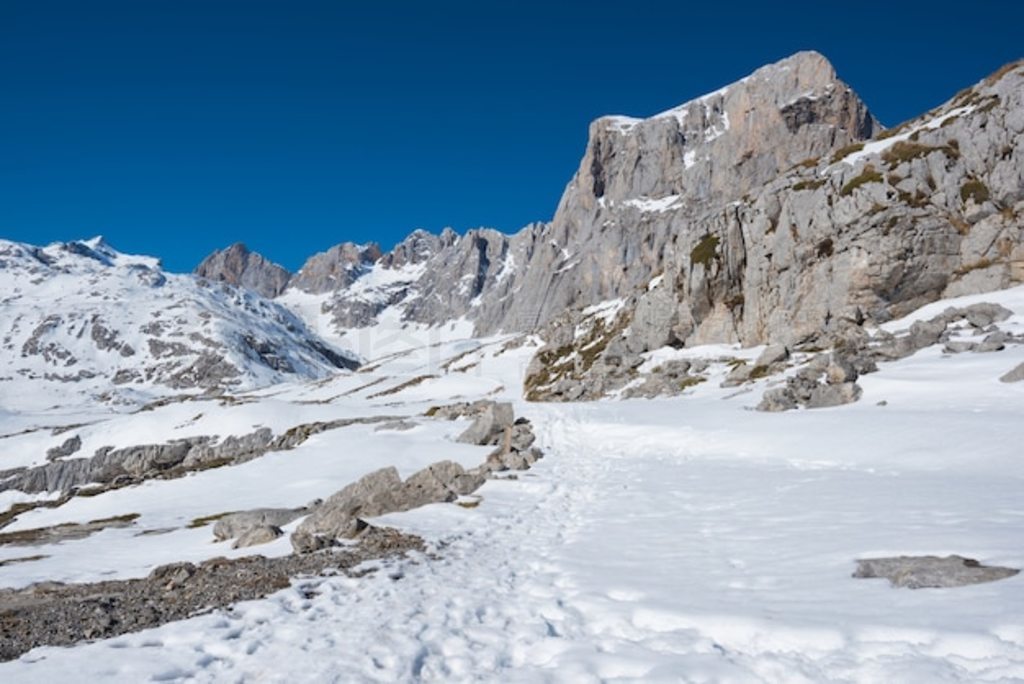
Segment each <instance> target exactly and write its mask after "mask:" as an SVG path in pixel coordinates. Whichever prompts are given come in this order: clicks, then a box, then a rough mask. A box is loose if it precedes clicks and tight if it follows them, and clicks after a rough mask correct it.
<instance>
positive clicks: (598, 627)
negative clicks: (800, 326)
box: [0, 402, 1024, 682]
mask: <svg viewBox="0 0 1024 684" xmlns="http://www.w3.org/2000/svg"><path fill="white" fill-rule="evenodd" d="M679 407H680V405H679V404H678V403H672V402H662V403H659V402H640V403H623V404H621V405H617V406H616V405H607V404H606V405H593V406H587V407H571V406H570V407H559V406H545V407H539V406H538V407H533V408H534V410H533V412H532V413H533V416H534V417H535V419H536V422H537V425H538V431H539V434H540V436H541V441H542V442H543V446H545V448H547V449H548V451H549V457H548V458H546V459H544V460H543V461H542V462H541V463H540V464H538V466H536V467H535V469H534V470H533V471H530V472H528V473H524V474H521V475H520V477H519V479H518V480H508V481H492V482H489V483H488V484H487V485H486V486H485V487H484V488H483V489H482V490H481V491H480V494H481V495H482V496H483V503H482V504H481V506H480V507H479V508H476V509H468V510H467V509H462V508H459V507H456V506H451V505H438V506H431V507H427V508H426V509H421V510H419V511H413V512H409V513H404V514H398V515H392V516H386V517H384V518H381V519H379V520H378V521H377V522H378V523H379V524H395V525H398V526H400V527H402V528H403V529H406V530H411V531H416V532H420V533H421V534H423V535H424V536H426V537H427V538H429V539H435V540H439V542H438V543H437V549H436V551H437V554H438V557H437V558H434V559H413V560H409V561H403V562H400V563H396V564H392V565H390V566H388V567H385V568H383V569H382V570H381V571H380V572H378V573H375V574H373V575H370V576H367V577H364V578H360V579H349V578H327V579H312V580H300V581H297V582H296V588H294V589H291V590H286V591H284V592H281V593H279V594H277V595H275V596H274V597H272V598H271V599H270V600H266V601H259V602H252V603H247V604H242V605H240V606H238V607H237V608H236V609H235V610H233V611H230V612H228V613H226V614H218V615H209V616H203V617H198V618H194V619H192V620H190V621H186V622H183V623H177V624H171V625H166V626H164V627H161V628H158V629H154V630H149V631H147V632H144V633H140V634H135V635H129V636H125V637H121V638H118V639H114V640H110V641H107V642H101V643H96V644H91V645H87V646H81V647H77V648H75V649H71V650H66V651H59V650H56V649H39V650H37V651H34V652H32V653H31V654H29V655H28V656H26V657H25V658H23V662H21V663H11V664H6V665H2V666H0V678H3V680H4V681H12V682H13V681H40V680H54V681H59V680H61V679H62V678H68V677H71V676H75V677H79V678H80V677H105V678H113V679H115V680H118V681H142V680H145V679H147V678H149V679H151V680H161V681H170V680H182V681H270V682H293V681H380V682H394V681H467V680H488V681H513V682H515V681H531V682H533V681H552V682H589V681H594V682H597V681H644V682H652V681H655V682H656V681H693V682H699V681H715V682H720V681H737V682H745V681H777V682H800V681H807V682H817V681H823V680H835V681H896V680H902V681H908V680H913V681H945V680H949V681H954V680H956V681H963V680H970V681H1013V680H1014V679H1015V678H1021V677H1024V626H1022V623H1021V620H1020V619H1019V617H1018V616H1019V615H1021V614H1024V610H1022V609H1024V603H1022V600H1021V599H1020V598H1019V593H1020V592H1019V591H1016V592H1014V591H1012V589H1013V586H1011V584H1010V583H1011V582H1016V583H1017V584H1016V587H1019V586H1020V580H1019V578H1018V579H1013V580H1008V581H1006V582H1003V583H996V584H992V585H981V586H977V587H968V588H963V589H958V590H924V591H918V592H906V591H903V592H897V591H895V590H892V589H890V588H889V587H887V586H886V585H885V584H884V583H883V582H874V581H871V582H869V581H855V580H852V579H850V576H849V575H850V572H851V571H852V569H853V558H854V557H855V556H856V555H857V554H858V553H860V552H862V551H868V550H872V549H874V550H890V551H892V550H895V551H897V552H898V551H901V550H903V549H904V548H906V546H907V544H908V543H909V542H911V541H913V543H914V544H923V545H925V546H928V545H934V544H939V543H949V544H952V545H954V546H957V547H958V548H960V549H961V550H962V549H963V547H964V545H967V546H969V547H970V548H969V549H968V550H974V551H975V552H977V551H984V550H985V548H986V545H988V546H989V547H991V548H990V550H998V549H1000V548H1004V547H1005V546H1006V545H1007V544H1012V541H1008V540H1007V537H1010V538H1011V539H1012V538H1013V536H1014V533H1015V531H1016V530H1019V529H1020V528H1021V522H1022V517H1024V510H1021V507H1020V506H1019V505H1018V502H1019V496H1018V494H1019V482H1018V480H1016V479H1015V478H1012V477H1011V478H1006V479H1003V480H1002V481H1000V479H999V478H996V477H979V479H978V480H977V481H972V479H971V477H970V476H968V475H967V474H965V475H964V477H963V478H962V479H959V480H957V481H951V479H950V477H949V474H948V473H946V474H937V473H931V474H929V473H927V472H919V471H911V472H908V473H899V472H895V471H880V470H877V469H874V468H870V467H867V468H863V467H855V466H856V464H855V463H853V462H850V461H848V462H846V463H845V464H831V465H828V464H826V465H819V466H812V465H808V464H807V463H806V462H799V461H798V462H793V461H788V460H785V459H781V460H766V461H762V462H755V463H751V462H750V461H749V460H740V459H730V458H725V457H721V456H711V457H709V456H708V455H707V454H708V451H707V449H706V447H707V445H708V444H713V443H714V442H715V439H718V440H719V443H718V444H717V446H716V450H717V451H718V453H719V454H722V453H725V451H726V450H725V449H723V448H722V447H723V445H722V444H721V443H720V440H721V439H722V438H721V436H720V435H719V436H718V437H717V438H716V436H715V432H714V430H702V429H695V428H693V427H692V426H690V427H688V428H687V427H683V426H679V427H676V428H669V429H668V430H666V429H664V428H663V429H662V431H661V433H660V434H653V433H652V435H651V438H650V439H644V438H642V432H638V428H642V427H643V425H644V421H645V419H646V420H648V421H650V422H651V423H657V424H660V425H662V426H665V425H666V424H667V423H668V421H667V420H666V419H667V418H668V417H669V415H670V414H669V412H675V411H678V410H679ZM620 421H621V422H620ZM808 429H814V428H813V426H809V427H808ZM890 545H891V546H890ZM911 550H913V549H911ZM952 550H956V549H952V548H951V549H950V551H952ZM25 661H34V662H33V663H32V664H31V665H29V666H26V662H25Z"/></svg>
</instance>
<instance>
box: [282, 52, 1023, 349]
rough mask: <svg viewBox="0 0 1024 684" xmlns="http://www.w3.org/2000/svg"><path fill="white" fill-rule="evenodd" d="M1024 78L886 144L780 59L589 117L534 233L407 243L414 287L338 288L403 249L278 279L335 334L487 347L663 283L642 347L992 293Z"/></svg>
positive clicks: (853, 102)
mask: <svg viewBox="0 0 1024 684" xmlns="http://www.w3.org/2000/svg"><path fill="white" fill-rule="evenodd" d="M1022 73H1024V69H1022V67H1021V65H1020V64H1019V63H1018V64H1014V65H1008V66H1007V67H1004V68H1003V69H1001V70H999V71H998V72H996V73H995V74H993V75H992V76H991V77H989V78H988V79H985V80H984V81H982V82H981V83H979V84H977V85H976V86H974V87H972V88H968V89H966V90H965V91H963V92H962V93H961V94H959V95H958V96H957V97H956V98H955V99H954V100H952V101H950V102H948V103H947V104H945V105H943V106H941V107H938V108H936V109H935V110H934V111H932V112H929V113H927V114H925V115H922V117H919V118H918V119H917V120H915V121H912V122H908V123H907V124H904V126H902V127H901V128H899V129H894V130H892V131H885V130H883V129H882V127H881V125H880V124H879V123H878V122H877V120H876V119H875V118H874V117H873V116H872V115H871V113H870V111H869V110H868V108H867V106H866V105H865V104H864V103H863V102H862V101H861V100H860V98H859V97H857V95H856V93H854V92H853V91H852V89H850V87H849V86H847V85H846V84H845V83H843V82H842V81H841V80H839V79H838V77H837V76H836V73H835V70H834V69H833V67H832V66H831V64H829V62H828V60H826V59H825V58H824V57H823V56H822V55H820V54H818V53H816V52H801V53H797V54H796V55H793V56H792V57H789V58H787V59H784V60H782V61H780V62H778V63H775V64H772V65H769V66H766V67H763V68H761V69H758V70H757V71H755V72H754V73H752V74H751V75H750V76H748V77H746V78H744V79H742V80H740V81H739V82H737V83H734V84H732V85H729V86H727V87H725V88H722V89H720V90H718V91H716V92H714V93H711V94H709V95H706V96H703V97H700V98H697V99H695V100H692V101H690V102H688V103H685V104H683V105H680V106H679V107H675V108H673V109H671V110H668V111H666V112H663V113H661V114H658V115H655V116H653V117H650V118H648V119H634V118H629V117H622V116H608V117H602V118H599V119H598V120H596V121H595V122H594V123H593V124H591V126H590V139H589V142H588V144H587V148H586V152H585V154H584V157H583V159H582V161H581V163H580V167H579V170H578V171H577V172H576V174H575V176H574V177H573V179H572V180H571V181H570V183H569V184H568V186H567V187H566V190H565V193H564V194H563V197H562V200H561V202H560V204H559V207H558V210H557V211H556V214H555V217H554V218H553V220H552V221H551V222H550V223H542V224H541V223H539V224H533V225H530V226H527V227H526V228H524V229H522V230H521V231H520V232H518V233H516V234H515V235H505V234H502V233H499V232H498V231H494V230H490V229H485V228H482V229H477V230H471V231H469V232H468V233H466V234H465V235H463V236H458V235H456V234H454V233H453V232H451V231H446V232H445V233H442V235H440V236H430V235H429V234H424V233H422V232H417V233H415V234H414V235H413V236H410V240H412V241H415V242H416V243H417V244H418V245H420V251H419V253H420V254H421V257H420V263H423V264H424V268H423V269H422V272H421V273H418V274H416V276H415V278H411V279H410V278H406V279H402V278H376V279H371V280H377V281H386V282H387V283H388V285H387V287H386V288H385V290H386V291H385V290H380V289H378V290H377V291H376V296H375V297H373V298H371V299H372V300H373V301H372V303H368V301H367V297H366V288H365V287H355V283H357V282H358V281H359V279H360V278H361V277H362V276H363V275H365V274H367V273H369V272H370V271H372V270H374V269H394V268H396V257H395V256H394V255H395V254H397V253H399V252H401V253H406V252H408V251H409V245H408V244H407V243H402V244H401V245H399V247H397V248H396V251H395V252H393V253H391V254H382V255H380V256H379V257H378V256H376V254H377V250H376V249H375V250H373V252H372V253H371V252H368V251H364V252H356V251H353V250H352V248H351V247H345V246H344V245H342V246H339V247H338V248H334V250H333V251H328V252H327V253H324V254H323V255H318V256H317V257H314V258H313V259H311V260H310V261H311V263H308V264H307V266H304V267H303V270H302V271H300V273H305V272H306V271H307V270H310V271H311V272H314V273H316V274H318V275H317V277H314V278H310V277H302V278H301V279H297V280H296V281H293V283H296V282H297V284H298V286H300V287H301V289H303V291H305V292H312V293H318V294H322V295H323V296H324V302H323V310H324V311H330V312H333V315H334V321H335V325H336V327H337V328H338V329H339V330H341V329H345V328H350V327H361V326H367V325H372V324H373V322H374V321H375V320H376V317H377V316H378V315H379V314H380V312H381V311H382V310H383V309H384V308H387V307H398V309H400V311H401V315H402V317H403V318H405V319H407V320H410V321H415V322H419V323H425V324H431V325H437V324H441V323H443V322H445V321H449V320H455V319H459V318H463V317H465V318H467V319H468V320H470V321H472V322H473V323H474V325H475V327H476V330H477V332H478V333H479V334H489V333H494V332H497V331H506V332H514V331H530V330H538V329H540V328H542V327H543V326H545V325H547V324H549V323H552V322H553V321H555V320H556V319H557V318H558V317H559V316H562V315H563V314H564V313H565V312H566V311H571V310H580V309H583V308H585V307H587V306H591V305H594V304H597V303H600V302H602V301H608V300H613V299H618V298H621V297H630V296H634V295H639V294H642V292H643V290H644V289H645V288H646V287H647V285H648V283H649V281H651V280H652V279H653V278H654V277H655V276H657V275H659V274H665V275H666V276H667V277H666V278H664V279H663V280H662V282H663V283H664V286H663V290H664V291H661V292H659V293H658V294H657V295H654V294H652V295H650V297H649V298H648V300H646V301H648V302H649V301H650V300H652V299H654V298H657V297H660V298H662V301H661V303H660V304H657V305H654V304H652V303H647V304H642V306H643V307H647V306H656V308H658V309H659V314H658V317H659V318H664V319H665V325H664V329H659V330H658V331H657V332H653V331H648V330H647V329H646V326H641V327H643V328H644V330H641V331H640V332H638V333H637V334H636V335H635V336H634V338H633V339H634V345H636V344H640V346H641V347H644V348H648V347H650V345H652V344H657V343H659V342H660V343H665V342H669V343H672V344H694V343H702V342H742V343H744V344H756V343H760V342H766V341H786V340H787V339H789V338H794V339H795V338H800V337H807V336H808V335H813V334H815V333H817V332H819V331H821V330H822V329H825V328H827V327H828V326H830V325H835V324H836V322H837V321H840V320H847V319H850V320H858V321H876V322H877V321H884V320H887V319H888V318H889V317H892V316H894V315H899V314H900V313H902V312H905V311H907V310H909V309H911V308H914V307H916V306H919V305H921V304H923V303H925V302H927V301H931V300H934V299H936V298H938V297H941V296H950V295H955V294H959V293H963V292H969V291H973V290H977V289H979V288H980V289H985V288H988V289H995V288H1000V287H1006V286H1008V285H1010V284H1013V283H1016V282H1020V280H1021V277H1022V275H1021V271H1022V268H1024V267H1022V266H1021V261H1022V257H1021V254H1020V249H1021V248H1020V243H1021V240H1020V223H1021V221H1020V214H1021V213H1024V212H1021V211H1019V210H1018V208H1017V207H1016V204H1017V203H1019V202H1020V200H1021V196H1022V189H1021V188H1022V187H1024V183H1022V176H1024V171H1022V169H1024V160H1022V153H1021V151H1020V148H1021V145H1022V143H1021V131H1020V128H1021V123H1020V122H1021V117H1024V105H1022V99H1024V95H1022V91H1024V85H1022V82H1024V77H1022ZM407 242H408V241H407ZM356 254H359V255H360V257H359V258H358V259H356V258H355V255H356ZM325 261H326V262H328V263H329V264H333V265H331V266H329V267H326V268H325V266H324V263H323V262H325ZM402 263H405V262H402ZM323 273H328V274H335V273H343V274H344V276H343V277H338V276H337V275H334V277H333V279H331V278H330V277H326V278H325V277H323V275H322V274H323ZM669 276H670V277H669ZM396 283H398V284H396ZM353 287H355V290H353V292H351V293H350V292H349V290H350V288H353ZM669 291H670V292H669ZM350 295H351V296H350ZM666 307H667V308H666ZM634 327H636V326H634ZM648 333H650V334H649V335H648ZM640 339H646V340H647V341H646V342H644V343H642V344H641V343H639V342H637V340H640Z"/></svg>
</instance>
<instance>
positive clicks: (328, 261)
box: [290, 242, 383, 294]
mask: <svg viewBox="0 0 1024 684" xmlns="http://www.w3.org/2000/svg"><path fill="white" fill-rule="evenodd" d="M381 256H383V253H382V252H381V249H380V245H378V244H377V243H376V242H368V243H365V244H357V243H355V242H341V243H339V244H336V245H334V246H333V247H330V248H329V249H327V250H325V251H323V252H320V253H318V254H314V255H313V256H311V257H310V258H309V259H307V260H306V263H304V264H303V265H302V268H300V269H299V271H298V272H297V273H296V274H295V276H294V277H293V278H292V280H291V283H290V285H291V286H292V287H295V288H297V289H299V290H302V291H303V292H307V293H310V294H322V293H325V292H333V291H335V290H339V289H343V288H346V287H348V286H349V285H351V284H352V283H353V282H355V281H356V280H357V279H358V278H359V277H360V276H361V275H363V274H365V273H366V271H367V270H368V269H369V268H370V266H372V265H373V264H375V263H376V262H377V261H378V260H379V259H380V258H381Z"/></svg>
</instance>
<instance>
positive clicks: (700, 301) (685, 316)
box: [531, 64, 1024, 398]
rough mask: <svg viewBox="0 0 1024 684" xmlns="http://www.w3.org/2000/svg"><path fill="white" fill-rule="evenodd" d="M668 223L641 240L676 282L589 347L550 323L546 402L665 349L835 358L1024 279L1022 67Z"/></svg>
mask: <svg viewBox="0 0 1024 684" xmlns="http://www.w3.org/2000/svg"><path fill="white" fill-rule="evenodd" d="M659 214H661V215H660V216H659V218H658V219H657V221H654V222H652V224H653V225H652V227H651V228H646V226H645V224H644V223H643V222H642V221H641V222H637V223H635V224H634V229H635V230H638V231H639V232H640V234H641V235H642V239H645V240H649V241H650V242H651V244H656V245H662V246H663V247H664V248H665V257H664V258H663V266H664V268H663V271H662V272H661V273H660V274H659V277H657V278H654V279H652V280H651V281H650V282H649V283H647V284H646V285H643V286H641V287H638V288H636V289H635V290H634V291H633V292H632V293H623V294H624V304H623V306H622V307H620V309H619V310H618V313H617V315H616V317H615V318H614V319H613V320H611V321H609V322H608V324H607V325H603V324H602V326H600V329H599V330H598V331H597V332H596V333H593V334H592V335H591V337H593V338H594V339H586V340H584V339H580V338H579V337H578V335H577V334H576V331H577V330H579V329H580V324H581V322H583V321H584V320H585V319H586V316H585V315H584V314H583V312H580V311H576V312H572V311H570V312H569V313H565V314H563V315H562V316H561V317H559V318H558V319H554V320H552V322H551V323H550V324H549V326H548V328H547V330H546V331H545V333H544V336H545V338H546V339H548V340H550V341H552V345H551V346H549V348H548V349H547V350H545V352H544V353H545V355H546V356H545V358H546V359H547V361H548V363H546V364H540V365H538V366H537V367H535V369H534V373H533V374H532V377H531V380H532V383H533V385H534V388H535V392H534V393H535V396H536V397H537V398H559V397H564V396H565V394H564V393H563V390H565V391H567V392H569V393H570V394H571V393H575V392H577V391H579V389H578V387H575V386H574V383H579V382H582V383H583V384H584V385H586V386H588V387H592V386H594V384H595V382H596V381H597V379H598V378H601V379H602V380H607V377H608V376H609V375H612V374H614V371H613V370H612V369H621V368H622V367H629V366H630V365H631V364H632V363H633V360H634V359H636V358H637V357H638V355H639V354H641V353H643V352H645V351H648V350H651V349H654V348H657V347H660V346H664V345H666V344H672V345H679V346H681V345H692V344H700V343H707V342H740V343H742V344H745V345H750V344H758V343H764V342H782V343H784V344H786V345H788V346H801V345H804V346H828V345H830V344H832V343H834V342H835V340H836V339H837V338H838V339H842V337H843V336H844V335H845V332H844V330H845V329H846V328H848V327H849V326H859V325H861V324H863V323H866V322H869V323H878V322H883V321H885V320H888V319H890V318H892V317H894V316H899V315H901V314H903V313H905V312H907V311H910V310H911V309H914V308H916V307H918V306H920V305H922V304H924V303H926V302H929V301H933V300H935V299H938V298H940V297H948V296H956V295H959V294H967V293H975V292H984V291H989V290H994V289H998V288H1003V287H1007V286H1009V285H1012V284H1015V283H1019V282H1021V281H1022V280H1024V247H1022V238H1024V65H1022V64H1017V65H1010V66H1009V67H1007V68H1005V69H1002V70H1000V71H999V72H997V73H996V74H994V75H993V76H991V77H990V78H988V79H986V80H985V81H983V82H982V83H979V84H977V85H976V86H974V87H973V88H970V89H968V90H965V91H964V92H962V93H960V94H959V95H958V96H957V97H956V98H954V99H953V100H951V101H950V102H948V103H947V104H945V105H943V106H941V107H939V108H937V109H936V110H934V111H932V112H929V113H927V114H925V115H923V116H922V117H919V118H918V119H915V120H913V121H910V122H907V123H906V124H904V125H902V126H900V127H899V128H897V129H893V130H891V131H885V132H883V133H881V134H879V135H877V136H876V137H875V138H874V139H873V140H871V141H868V142H866V143H863V144H854V145H850V146H845V147H842V148H839V149H837V150H834V151H831V152H829V153H827V154H825V155H822V156H819V157H812V158H809V159H807V160H806V161H803V162H801V163H799V164H797V165H796V166H795V167H794V168H791V169H788V170H785V171H783V172H782V173H780V174H779V175H778V176H777V177H775V178H773V179H771V180H769V181H767V182H766V183H764V184H763V185H762V186H761V187H760V188H757V189H755V190H753V191H751V192H750V193H749V194H748V195H745V196H743V197H741V198H740V199H739V200H736V201H730V202H728V203H726V204H724V205H718V206H706V207H705V208H704V209H703V211H694V210H692V209H683V210H677V209H670V210H668V211H663V212H659ZM662 221H665V222H667V223H668V225H669V226H670V227H671V228H672V230H670V237H669V239H668V240H667V241H665V240H663V236H664V233H662V232H661V231H660V230H659V224H660V223H661V222H662ZM586 327H587V326H584V328H586ZM595 340H596V342H595ZM587 344H589V345H592V346H591V347H590V349H589V353H588V354H585V355H582V356H581V355H580V354H579V351H580V347H581V345H587ZM574 352H575V353H576V354H577V355H576V356H575V357H573V359H574V360H573V362H572V363H569V364H567V363H566V362H565V359H566V358H568V357H569V356H571V355H572V354H573V353H574ZM552 365H555V366H558V367H559V368H561V369H562V370H561V372H560V373H558V374H557V375H558V376H559V378H560V379H561V380H557V379H555V378H553V377H551V374H550V373H547V372H546V371H545V370H544V368H545V367H547V368H550V367H551V366H552ZM565 381H567V382H565ZM559 388H561V389H559Z"/></svg>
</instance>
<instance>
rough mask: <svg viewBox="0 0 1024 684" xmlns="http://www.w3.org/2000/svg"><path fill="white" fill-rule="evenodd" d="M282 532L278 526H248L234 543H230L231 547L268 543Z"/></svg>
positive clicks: (239, 547)
mask: <svg viewBox="0 0 1024 684" xmlns="http://www.w3.org/2000/svg"><path fill="white" fill-rule="evenodd" d="M283 534H284V532H282V531H281V528H280V527H275V526H274V525H259V526H257V527H250V528H249V529H248V530H246V531H245V533H243V534H242V535H241V536H240V537H239V538H238V539H236V540H235V543H234V544H232V545H231V548H233V549H244V548H248V547H250V546H258V545H259V544H268V543H270V542H272V541H274V540H275V539H277V538H278V537H280V536H281V535H283Z"/></svg>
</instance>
